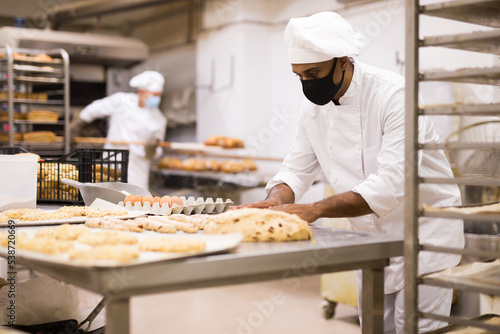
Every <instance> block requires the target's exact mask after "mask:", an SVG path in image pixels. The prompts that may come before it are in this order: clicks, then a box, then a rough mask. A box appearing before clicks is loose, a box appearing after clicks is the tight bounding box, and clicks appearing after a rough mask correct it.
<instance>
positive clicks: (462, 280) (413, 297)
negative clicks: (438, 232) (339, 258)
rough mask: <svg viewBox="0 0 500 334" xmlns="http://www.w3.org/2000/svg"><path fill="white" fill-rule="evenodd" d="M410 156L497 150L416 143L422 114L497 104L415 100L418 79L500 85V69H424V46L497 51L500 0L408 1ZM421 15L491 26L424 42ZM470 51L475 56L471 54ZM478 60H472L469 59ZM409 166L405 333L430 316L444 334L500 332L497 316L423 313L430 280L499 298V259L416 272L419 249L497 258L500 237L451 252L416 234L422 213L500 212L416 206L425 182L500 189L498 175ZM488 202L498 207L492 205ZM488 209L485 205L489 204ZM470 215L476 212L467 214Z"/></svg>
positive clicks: (464, 215)
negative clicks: (426, 172)
mask: <svg viewBox="0 0 500 334" xmlns="http://www.w3.org/2000/svg"><path fill="white" fill-rule="evenodd" d="M406 5H407V8H406V14H407V17H406V19H407V28H406V32H407V35H406V115H407V117H406V161H417V160H416V159H417V158H418V153H419V150H423V149H426V150H433V149H445V150H474V151H478V150H485V149H486V150H491V151H493V150H497V151H498V150H500V143H498V142H493V141H490V142H468V143H460V142H457V143H453V142H451V143H442V144H441V143H439V144H425V145H424V144H421V143H419V142H418V131H417V129H418V124H419V116H423V115H448V116H450V117H451V116H460V117H463V116H471V117H475V116H500V104H461V105H456V104H455V105H436V106H425V105H423V106H422V105H419V104H418V91H419V87H418V84H419V82H420V81H446V82H457V83H470V84H482V85H496V86H498V85H499V84H500V67H499V66H491V67H486V68H464V69H459V70H456V71H432V72H420V71H419V49H420V48H426V47H444V48H452V49H459V50H466V51H474V52H479V53H485V54H493V55H499V54H500V47H499V45H500V29H498V28H500V15H499V13H500V1H498V0H455V1H447V2H442V3H438V4H429V5H423V6H422V5H421V4H420V1H419V0H409V1H407V2H406ZM420 15H429V16H435V17H439V18H445V19H451V20H456V21H462V22H468V23H474V24H478V25H482V26H486V27H492V28H497V29H494V30H487V31H480V32H472V33H467V34H456V35H447V36H434V37H427V38H423V39H420V37H419V23H420ZM473 57H474V54H473V53H471V58H470V59H474V58H473ZM475 63H478V62H474V61H471V64H475ZM412 165H413V164H409V165H408V167H407V171H406V175H407V176H406V183H405V187H406V194H407V195H408V196H407V197H406V200H405V210H406V211H405V274H406V277H405V286H406V292H405V333H408V334H413V333H415V334H416V333H417V323H418V320H419V319H420V318H430V319H435V320H441V321H446V322H449V323H450V326H448V327H446V328H443V329H441V330H438V331H434V332H433V333H444V332H447V331H451V330H465V331H464V333H465V332H467V330H469V332H470V328H469V329H468V327H477V328H482V329H485V330H486V331H487V332H488V333H491V332H495V333H497V332H500V326H498V325H499V324H500V322H499V320H500V317H499V316H497V315H493V314H488V315H482V316H479V317H477V318H474V319H466V318H464V317H458V316H450V317H443V316H439V315H436V314H432V313H422V312H420V311H419V310H418V286H419V285H421V284H423V285H431V286H439V287H446V288H452V289H457V290H462V291H468V292H477V293H485V294H490V295H496V296H498V295H500V280H499V277H500V263H499V262H498V260H497V261H494V262H492V261H490V262H477V263H472V264H471V265H466V266H458V267H456V268H452V269H451V270H447V271H445V272H442V273H435V274H432V275H424V276H419V275H418V262H417V260H418V254H419V252H420V251H430V252H443V253H451V254H462V255H469V256H476V257H479V258H483V259H490V260H493V259H498V258H499V257H500V247H499V245H500V238H499V236H498V235H496V236H491V235H490V236H486V235H485V236H484V238H482V240H480V241H481V242H479V244H480V245H482V246H480V247H475V248H474V247H467V246H466V248H465V249H454V248H449V247H436V246H431V245H426V244H420V243H419V239H418V219H419V217H423V216H425V217H441V218H450V219H474V220H477V221H482V222H483V223H484V224H494V223H496V222H500V211H497V212H496V213H495V212H494V211H495V210H491V211H489V212H488V213H484V212H482V211H481V207H475V208H472V210H471V208H469V210H468V211H467V212H466V211H465V210H463V209H460V208H455V209H453V210H428V209H424V210H423V209H422V208H420V207H419V196H418V195H419V191H418V188H419V184H422V183H435V184H437V183H440V184H450V183H452V184H453V183H455V184H458V185H461V186H464V185H488V186H500V179H499V178H498V177H492V176H487V175H483V176H482V177H472V178H471V177H469V178H466V177H457V178H454V179H443V178H422V177H420V176H419V174H418V172H419V170H418V169H419V168H418V164H414V166H412ZM497 206H498V207H500V204H498V205H497ZM488 207H495V205H493V206H488ZM484 208H486V206H484ZM470 212H473V213H470Z"/></svg>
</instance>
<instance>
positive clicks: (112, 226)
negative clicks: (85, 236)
mask: <svg viewBox="0 0 500 334" xmlns="http://www.w3.org/2000/svg"><path fill="white" fill-rule="evenodd" d="M85 226H87V227H97V228H103V229H107V230H118V231H130V232H143V231H144V228H145V226H144V224H142V223H138V222H134V221H133V220H121V219H118V218H110V217H102V218H89V219H87V221H86V222H85Z"/></svg>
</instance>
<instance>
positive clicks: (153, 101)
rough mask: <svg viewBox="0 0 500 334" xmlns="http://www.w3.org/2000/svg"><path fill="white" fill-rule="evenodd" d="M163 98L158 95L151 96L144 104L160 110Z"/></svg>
mask: <svg viewBox="0 0 500 334" xmlns="http://www.w3.org/2000/svg"><path fill="white" fill-rule="evenodd" d="M160 101H161V97H160V96H156V95H149V96H148V98H147V99H146V101H145V102H144V104H145V105H146V107H148V108H151V109H153V108H158V106H159V105H160Z"/></svg>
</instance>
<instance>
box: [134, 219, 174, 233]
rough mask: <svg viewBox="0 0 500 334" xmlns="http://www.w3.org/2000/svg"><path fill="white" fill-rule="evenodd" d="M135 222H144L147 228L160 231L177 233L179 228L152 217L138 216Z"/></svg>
mask: <svg viewBox="0 0 500 334" xmlns="http://www.w3.org/2000/svg"><path fill="white" fill-rule="evenodd" d="M134 221H135V222H137V223H140V224H144V226H145V228H146V230H148V231H155V232H158V233H177V229H176V228H175V227H174V226H172V225H166V224H164V223H161V222H159V221H157V220H154V219H151V218H136V219H134Z"/></svg>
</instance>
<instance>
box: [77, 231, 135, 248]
mask: <svg viewBox="0 0 500 334" xmlns="http://www.w3.org/2000/svg"><path fill="white" fill-rule="evenodd" d="M76 241H77V242H81V243H82V244H87V245H91V246H102V245H120V244H121V245H135V244H137V243H138V242H139V240H138V239H137V237H135V236H133V235H130V234H127V233H123V232H118V231H99V232H95V233H85V234H82V235H80V236H79V237H78V239H77V240H76Z"/></svg>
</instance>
